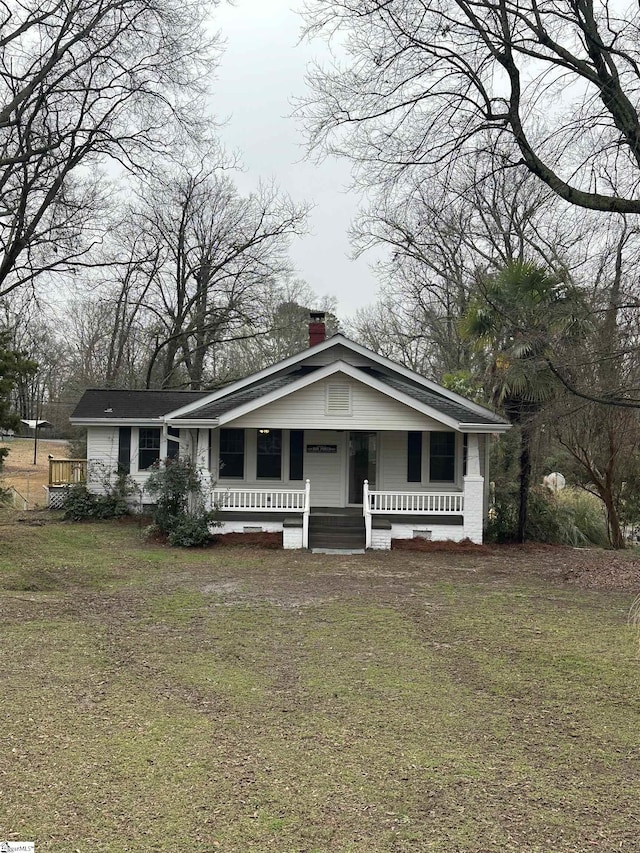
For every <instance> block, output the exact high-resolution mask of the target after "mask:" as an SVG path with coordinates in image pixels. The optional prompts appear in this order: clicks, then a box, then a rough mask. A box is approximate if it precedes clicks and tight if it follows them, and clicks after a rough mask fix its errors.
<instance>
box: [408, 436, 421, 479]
mask: <svg viewBox="0 0 640 853" xmlns="http://www.w3.org/2000/svg"><path fill="white" fill-rule="evenodd" d="M421 480H422V433H421V432H408V433H407V483H419V482H420V481H421Z"/></svg>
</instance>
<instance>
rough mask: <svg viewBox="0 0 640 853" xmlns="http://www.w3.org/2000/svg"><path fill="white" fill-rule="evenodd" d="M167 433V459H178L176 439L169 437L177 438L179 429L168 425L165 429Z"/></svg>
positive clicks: (178, 449) (178, 447)
mask: <svg viewBox="0 0 640 853" xmlns="http://www.w3.org/2000/svg"><path fill="white" fill-rule="evenodd" d="M167 435H168V436H169V438H168V440H167V459H178V458H179V457H180V445H179V444H178V441H171V439H172V438H175V439H179V438H180V430H179V429H176V428H175V427H169V428H168V429H167Z"/></svg>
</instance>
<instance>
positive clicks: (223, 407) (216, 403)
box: [177, 366, 317, 420]
mask: <svg viewBox="0 0 640 853" xmlns="http://www.w3.org/2000/svg"><path fill="white" fill-rule="evenodd" d="M314 370H317V368H315V367H308V366H307V367H299V368H298V369H297V370H292V371H291V373H284V374H283V375H282V376H276V377H274V378H273V379H265V380H263V381H262V382H256V383H255V384H254V385H249V386H248V387H247V388H242V389H240V391H236V392H235V393H233V394H229V395H228V396H227V397H221V398H220V399H219V400H213V401H212V402H211V403H207V404H205V405H204V406H202V407H201V408H199V409H194V410H193V411H191V412H189V414H187V415H182V417H183V418H186V419H189V420H191V419H195V420H198V419H199V418H205V419H209V418H217V417H219V416H220V415H222V414H224V413H225V412H229V411H231V409H235V408H237V407H238V406H242V405H244V404H245V403H251V402H252V401H253V400H259V399H260V397H264V396H265V395H266V394H269V393H270V392H271V391H276V390H277V389H278V388H286V386H287V385H291V383H292V382H295V381H296V380H298V379H300V378H301V377H302V376H306V375H307V374H309V373H312V372H313V371H314ZM177 420H181V418H177Z"/></svg>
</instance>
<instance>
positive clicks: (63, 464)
mask: <svg viewBox="0 0 640 853" xmlns="http://www.w3.org/2000/svg"><path fill="white" fill-rule="evenodd" d="M86 481H87V460H86V459H50V460H49V485H50V486H68V485H70V484H72V483H86Z"/></svg>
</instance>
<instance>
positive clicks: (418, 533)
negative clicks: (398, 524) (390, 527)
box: [413, 527, 431, 539]
mask: <svg viewBox="0 0 640 853" xmlns="http://www.w3.org/2000/svg"><path fill="white" fill-rule="evenodd" d="M413 538H414V539H431V531H430V530H426V529H425V528H424V527H423V528H422V529H417V530H414V531H413Z"/></svg>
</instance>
